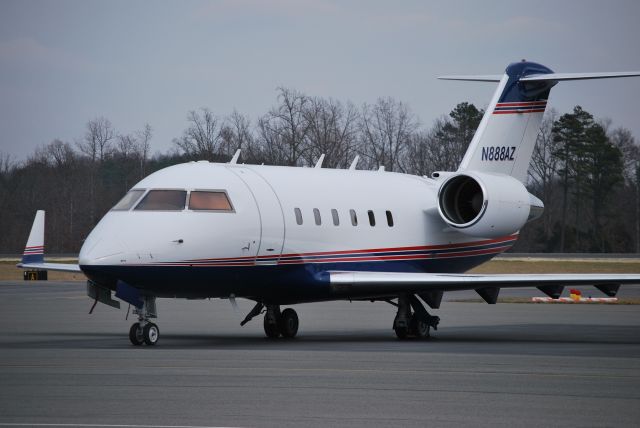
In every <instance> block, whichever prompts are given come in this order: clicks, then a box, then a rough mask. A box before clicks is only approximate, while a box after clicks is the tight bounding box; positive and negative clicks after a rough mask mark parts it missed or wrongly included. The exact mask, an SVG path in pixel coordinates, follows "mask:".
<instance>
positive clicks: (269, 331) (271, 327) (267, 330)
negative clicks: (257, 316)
mask: <svg viewBox="0 0 640 428" xmlns="http://www.w3.org/2000/svg"><path fill="white" fill-rule="evenodd" d="M264 334H266V335H267V337H268V338H269V339H277V338H278V337H280V328H279V326H278V323H275V324H272V323H270V322H268V318H267V314H265V315H264Z"/></svg>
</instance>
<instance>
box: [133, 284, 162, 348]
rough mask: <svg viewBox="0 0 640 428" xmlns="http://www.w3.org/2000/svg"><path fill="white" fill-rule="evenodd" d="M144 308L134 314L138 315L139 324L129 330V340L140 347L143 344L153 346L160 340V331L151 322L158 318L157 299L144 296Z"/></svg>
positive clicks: (135, 310) (138, 309) (137, 309)
mask: <svg viewBox="0 0 640 428" xmlns="http://www.w3.org/2000/svg"><path fill="white" fill-rule="evenodd" d="M142 302H143V304H142V307H141V308H135V309H134V310H133V313H134V314H136V315H138V322H136V323H135V324H133V325H132V326H131V328H130V329H129V340H130V341H131V343H132V344H134V345H136V346H140V345H142V344H143V343H145V344H147V345H149V346H153V345H155V344H156V343H157V342H158V339H159V338H160V329H159V328H158V326H157V325H156V324H154V323H152V322H150V321H149V320H150V319H151V318H157V317H158V316H157V315H156V298H155V297H154V296H143V297H142Z"/></svg>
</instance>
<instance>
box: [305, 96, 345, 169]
mask: <svg viewBox="0 0 640 428" xmlns="http://www.w3.org/2000/svg"><path fill="white" fill-rule="evenodd" d="M304 117H305V119H306V122H307V133H306V139H307V143H306V146H307V148H308V149H307V150H306V153H305V157H306V159H307V163H308V164H313V163H315V162H316V161H317V160H318V158H319V157H320V156H321V155H322V154H324V155H325V159H324V165H325V166H326V167H329V168H336V167H345V166H347V165H348V164H349V162H350V160H351V158H352V157H353V155H354V154H355V150H356V143H357V132H358V128H357V125H358V123H357V120H358V111H357V109H356V108H355V106H354V105H353V104H350V103H348V104H346V105H343V104H342V103H340V102H339V101H336V100H333V99H328V100H325V99H323V98H318V97H316V98H310V99H309V101H308V103H307V105H306V108H305V110H304Z"/></svg>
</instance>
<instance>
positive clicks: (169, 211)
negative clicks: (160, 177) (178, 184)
mask: <svg viewBox="0 0 640 428" xmlns="http://www.w3.org/2000/svg"><path fill="white" fill-rule="evenodd" d="M155 190H162V191H168V190H173V191H177V192H184V193H185V197H184V206H183V207H182V209H180V210H145V209H141V210H139V209H138V206H140V204H141V203H142V201H144V199H145V198H146V197H147V195H149V193H151V192H153V191H155ZM188 199H189V190H187V189H184V188H182V189H177V188H175V187H174V188H164V187H159V188H150V189H147V191H146V192H145V193H144V195H143V197H142V198H140V200H138V203H137V204H136V205H135V207H133V208H132V209H131V210H132V211H138V212H148V213H150V212H156V213H179V212H183V211H186V210H187V205H188V204H187V202H188Z"/></svg>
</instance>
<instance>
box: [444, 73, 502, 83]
mask: <svg viewBox="0 0 640 428" xmlns="http://www.w3.org/2000/svg"><path fill="white" fill-rule="evenodd" d="M438 79H440V80H466V81H468V82H499V81H500V79H502V75H501V74H484V75H475V76H439V77H438Z"/></svg>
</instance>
